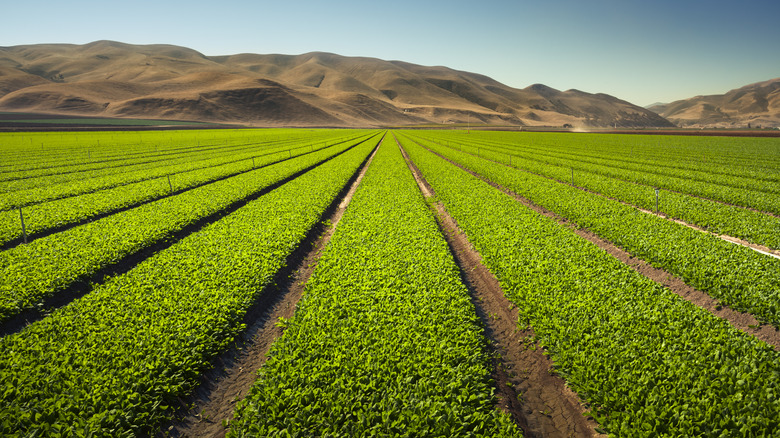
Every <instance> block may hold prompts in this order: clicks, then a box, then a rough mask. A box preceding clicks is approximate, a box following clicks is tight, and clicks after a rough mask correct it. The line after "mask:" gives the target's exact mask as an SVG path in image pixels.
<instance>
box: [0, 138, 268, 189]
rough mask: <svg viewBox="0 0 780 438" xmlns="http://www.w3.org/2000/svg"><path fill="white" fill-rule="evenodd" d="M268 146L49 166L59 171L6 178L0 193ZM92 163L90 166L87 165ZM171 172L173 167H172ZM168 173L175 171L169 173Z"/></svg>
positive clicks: (190, 150) (130, 173)
mask: <svg viewBox="0 0 780 438" xmlns="http://www.w3.org/2000/svg"><path fill="white" fill-rule="evenodd" d="M268 146H271V145H270V144H268V143H262V142H258V143H244V144H238V145H230V146H224V145H208V146H202V147H188V148H186V149H183V150H178V151H174V152H165V153H151V154H144V155H139V156H136V157H135V158H132V159H127V160H115V161H106V162H100V163H99V164H100V166H99V167H96V166H88V167H87V166H84V168H82V167H76V166H56V165H55V166H52V170H54V169H53V168H57V167H59V168H60V169H59V172H57V173H51V174H49V175H41V176H19V177H18V178H15V179H11V178H10V175H7V176H6V179H5V180H3V181H1V182H0V191H1V192H3V193H9V192H15V191H20V190H29V189H33V188H36V187H41V186H46V185H53V184H63V183H73V182H76V181H80V180H87V179H93V178H100V177H110V176H118V175H123V174H124V175H127V176H128V177H129V178H128V179H129V180H134V179H135V178H137V176H136V175H135V174H134V173H135V172H138V171H148V170H151V169H155V168H159V167H164V166H175V165H178V164H187V163H191V168H193V169H194V168H197V167H196V162H198V161H205V160H208V159H210V158H216V157H224V156H230V155H234V154H239V153H241V152H245V151H247V150H249V151H251V150H257V149H261V148H262V149H266V148H267V147H268ZM90 164H93V163H90ZM173 169H175V168H173ZM172 172H174V173H175V172H176V170H173V171H172Z"/></svg>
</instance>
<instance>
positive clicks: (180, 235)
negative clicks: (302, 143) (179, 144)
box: [0, 137, 373, 336]
mask: <svg viewBox="0 0 780 438" xmlns="http://www.w3.org/2000/svg"><path fill="white" fill-rule="evenodd" d="M371 138H373V137H371ZM367 140H370V138H369V139H367ZM367 140H364V141H367ZM361 143H362V142H361ZM361 143H358V144H356V145H354V146H352V147H350V148H348V149H345V150H343V151H341V152H339V153H337V154H335V155H333V156H331V157H328V158H325V159H324V160H322V161H320V162H317V163H315V164H312V165H311V166H309V167H307V168H305V169H302V170H299V171H298V172H295V173H294V174H292V175H289V176H287V177H286V178H284V179H282V180H279V181H277V182H275V183H273V184H271V185H268V186H266V187H264V188H263V189H261V190H259V191H257V192H255V193H253V194H251V195H248V196H246V197H244V198H241V199H239V200H236V201H234V202H232V203H231V204H229V205H228V206H226V207H225V208H223V209H221V210H219V211H216V212H214V213H212V214H210V215H208V216H205V217H203V218H201V219H199V220H198V221H196V222H194V223H192V224H189V225H187V226H186V227H184V228H181V229H180V230H178V231H176V232H173V233H171V234H170V235H168V236H166V237H164V238H161V239H159V240H157V241H156V242H154V243H152V244H151V245H149V246H146V247H144V248H142V249H140V250H138V251H136V252H133V253H131V254H128V255H126V256H124V257H122V258H121V259H120V260H118V261H117V262H114V263H111V264H109V265H106V266H104V267H102V268H100V269H99V270H97V271H96V272H94V273H92V274H90V275H88V276H86V277H82V278H78V279H76V280H74V281H73V282H72V283H71V284H70V285H69V286H67V287H65V288H63V289H60V290H58V291H56V292H55V293H54V294H53V295H50V296H48V297H45V298H43V299H42V300H41V303H40V304H39V305H36V306H35V307H33V308H29V309H25V310H23V311H21V312H19V313H17V314H15V315H13V316H11V317H9V318H8V319H6V320H4V321H2V322H0V336H6V335H9V334H13V333H16V332H18V331H20V330H22V329H23V328H24V327H26V326H27V325H28V324H32V323H33V322H35V321H38V320H41V319H43V318H45V317H46V315H48V314H49V313H51V312H52V311H53V310H55V309H57V308H60V307H63V306H66V305H68V304H70V303H71V302H72V301H74V300H76V299H78V298H81V297H83V296H85V295H87V294H88V293H90V292H91V291H92V290H93V289H94V288H95V287H97V286H99V285H101V284H103V283H105V281H106V280H107V278H108V277H115V276H118V275H122V274H124V273H126V272H128V271H130V270H131V269H133V268H135V267H136V266H137V265H138V264H140V263H141V262H143V261H144V260H146V259H148V258H149V257H151V256H153V255H154V254H156V253H158V252H160V251H163V250H165V249H168V248H170V247H171V246H173V245H174V244H176V243H177V242H179V241H180V240H182V239H184V238H185V237H187V236H189V235H190V234H193V233H196V232H198V231H199V230H201V229H202V228H204V227H206V226H208V225H210V224H212V223H213V222H216V221H218V220H220V219H222V218H223V217H225V216H227V215H229V214H231V213H233V212H235V211H236V210H238V209H239V208H241V207H243V206H245V205H246V204H248V203H249V202H252V201H254V200H256V199H258V198H260V197H261V196H264V195H266V194H268V193H270V192H271V191H273V190H275V189H277V188H279V187H281V186H283V185H284V184H287V183H288V182H290V181H292V180H294V179H296V178H298V177H299V176H301V175H303V174H305V173H307V172H309V171H311V170H312V169H315V168H317V167H319V166H320V165H322V164H324V163H326V162H328V161H330V160H332V159H334V158H336V157H338V156H340V155H342V154H344V153H346V152H347V151H350V150H352V149H353V148H355V147H356V146H357V145H359V144H361Z"/></svg>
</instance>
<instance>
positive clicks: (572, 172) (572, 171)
mask: <svg viewBox="0 0 780 438" xmlns="http://www.w3.org/2000/svg"><path fill="white" fill-rule="evenodd" d="M571 185H574V168H573V167H572V168H571Z"/></svg>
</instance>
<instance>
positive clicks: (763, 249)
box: [418, 143, 780, 259]
mask: <svg viewBox="0 0 780 438" xmlns="http://www.w3.org/2000/svg"><path fill="white" fill-rule="evenodd" d="M418 144H419V143H418ZM420 146H422V145H420ZM442 146H444V145H442ZM423 147H424V146H423ZM444 147H449V146H444ZM426 149H427V148H426ZM429 150H430V149H429ZM431 152H433V151H431ZM459 152H463V153H464V154H469V155H472V156H475V157H478V158H481V159H483V160H485V161H490V162H491V163H496V164H500V165H502V166H506V167H511V168H512V169H516V170H519V171H521V172H525V173H530V174H531V175H536V176H539V177H542V178H545V179H548V180H550V181H555V182H557V183H560V184H565V185H567V186H571V187H574V188H576V189H579V190H582V191H583V192H588V193H593V194H594V195H598V196H601V197H603V198H607V199H611V200H613V201H616V202H619V203H621V204H623V205H627V206H629V207H633V208H636V209H637V210H639V211H641V212H643V213H647V214H652V215H655V216H658V217H660V218H663V219H667V220H670V221H672V222H676V223H678V224H680V225H684V226H686V227H688V228H692V229H694V230H698V231H701V232H703V233H707V234H711V235H713V236H715V237H718V238H720V239H723V240H725V241H727V242H731V243H734V244H737V245H742V246H744V247H746V248H750V249H752V250H754V251H756V252H759V253H761V254H764V255H768V256H770V257H775V258H778V259H780V250H777V249H772V248H769V247H767V246H764V245H759V244H756V243H752V242H748V241H746V240H743V239H740V238H738V237H733V236H729V235H726V234H718V233H713V232H712V231H709V230H706V229H704V228H702V227H700V226H698V225H695V224H692V223H689V222H685V221H683V220H680V219H676V218H673V217H671V216H668V215H666V214H664V213H656V212H654V211H650V210H647V209H643V208H641V207H639V206H637V205H634V204H631V203H629V202H626V201H622V200H620V199H617V198H613V197H611V196H607V195H605V194H603V193H601V192H597V191H594V190H591V189H588V188H585V187H581V186H578V185H576V184H572V182H571V181H563V180H559V179H556V178H553V177H550V176H547V175H542V174H541V173H536V172H531V171H530V170H526V169H523V168H520V167H515V166H510V165H508V164H506V163H502V162H500V161H495V160H491V159H489V158H485V157H482V156H480V155H478V154H472V153H471V152H466V151H462V150H460V151H459ZM437 155H439V154H437ZM440 156H441V155H440ZM442 158H443V157H442ZM608 178H612V179H615V180H618V181H622V182H626V183H630V184H635V185H638V186H642V187H650V186H647V185H645V184H639V183H636V182H633V181H628V180H624V179H620V178H615V177H608ZM575 182H576V181H575ZM663 190H664V191H667V192H672V193H678V194H681V195H686V196H691V197H694V198H699V199H703V200H705V201H710V202H715V203H717V204H723V205H728V206H730V207H737V208H741V209H744V210H750V211H754V212H756V213H761V214H765V215H767V216H772V217H776V218H780V216H779V215H776V214H774V213H771V212H766V211H761V210H756V209H754V208H750V207H745V206H742V205H736V204H731V203H728V202H724V201H718V200H716V199H712V198H705V197H703V196H698V195H692V194H690V193H683V192H680V191H677V190H669V189H663Z"/></svg>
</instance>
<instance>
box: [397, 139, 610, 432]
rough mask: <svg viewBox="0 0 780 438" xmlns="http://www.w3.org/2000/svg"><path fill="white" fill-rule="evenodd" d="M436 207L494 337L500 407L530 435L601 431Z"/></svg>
mask: <svg viewBox="0 0 780 438" xmlns="http://www.w3.org/2000/svg"><path fill="white" fill-rule="evenodd" d="M399 147H400V145H399ZM401 151H402V153H403V154H404V157H405V158H406V162H407V164H408V165H409V168H410V170H411V171H412V174H413V175H414V177H415V179H416V180H417V184H418V185H419V186H420V190H421V191H422V193H423V195H424V196H425V197H426V198H431V197H432V196H434V192H433V189H432V188H431V187H430V186H429V185H428V183H427V181H426V180H425V179H424V177H423V176H422V175H421V174H420V172H419V170H418V169H417V168H416V166H415V165H414V163H412V162H411V160H410V159H409V157H408V156H407V155H406V151H404V150H403V148H402V147H401ZM431 207H432V209H433V210H434V213H435V215H436V219H437V222H438V223H439V227H440V229H441V231H442V234H444V237H445V239H446V240H447V244H448V245H449V247H450V250H451V252H452V253H453V255H454V256H455V260H456V263H457V264H458V266H459V268H460V271H461V277H462V279H463V281H464V283H465V284H466V286H467V287H468V289H469V292H470V294H471V299H472V302H473V303H474V307H475V309H476V312H477V314H478V315H479V317H480V319H481V320H482V322H483V324H484V327H485V335H486V336H487V338H488V339H489V340H490V343H491V347H492V349H493V353H494V363H493V373H492V377H493V379H494V380H495V382H496V393H497V396H498V399H499V407H500V408H501V409H503V410H504V411H506V412H508V413H509V414H510V415H512V417H513V418H514V420H515V422H516V423H517V424H518V426H520V427H521V428H522V429H523V432H524V435H525V436H526V437H529V438H533V437H591V436H600V434H598V433H597V432H596V430H595V428H596V427H597V426H598V425H597V423H596V422H595V421H594V420H593V419H592V418H591V417H586V416H585V413H586V411H587V408H586V407H585V406H584V405H583V404H582V402H581V401H580V399H579V397H578V396H577V394H575V393H574V392H573V391H572V390H571V389H570V388H569V387H568V386H566V383H565V382H564V380H563V379H562V378H561V377H560V376H558V375H557V374H555V373H554V372H553V367H552V362H551V361H550V359H549V358H548V357H547V356H546V355H544V354H543V349H542V348H541V347H540V346H539V345H538V344H537V343H536V342H535V341H533V339H534V332H533V330H532V329H525V330H520V329H519V328H518V326H517V321H518V311H517V308H515V307H514V305H512V303H510V301H509V300H508V299H507V298H506V296H505V295H504V292H503V290H502V289H501V285H500V284H499V282H498V280H497V279H496V277H495V276H493V274H492V273H491V272H490V271H489V270H488V269H487V268H486V267H485V265H484V264H482V256H481V255H480V254H479V253H478V252H477V251H476V250H475V249H474V248H473V247H472V246H471V243H470V242H469V241H468V239H467V238H466V235H465V234H463V232H462V231H461V230H460V229H459V228H458V225H457V223H456V222H455V220H454V219H453V218H452V216H450V215H449V213H448V212H447V210H446V209H445V207H444V206H443V205H442V204H441V202H435V203H433V205H432V206H431Z"/></svg>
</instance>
